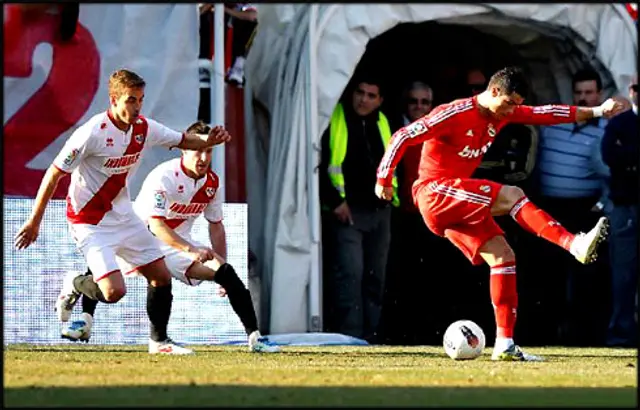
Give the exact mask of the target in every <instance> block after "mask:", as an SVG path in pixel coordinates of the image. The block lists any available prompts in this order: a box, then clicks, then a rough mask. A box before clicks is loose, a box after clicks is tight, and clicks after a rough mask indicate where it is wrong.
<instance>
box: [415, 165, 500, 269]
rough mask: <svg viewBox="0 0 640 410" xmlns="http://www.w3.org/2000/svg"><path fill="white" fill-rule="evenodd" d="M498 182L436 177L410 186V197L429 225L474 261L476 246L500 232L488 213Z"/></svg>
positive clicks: (478, 259)
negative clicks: (411, 191)
mask: <svg viewBox="0 0 640 410" xmlns="http://www.w3.org/2000/svg"><path fill="white" fill-rule="evenodd" d="M501 188H502V184H498V183H496V182H493V181H489V180H486V179H472V178H463V179H460V178H455V179H454V178H440V179H436V180H431V181H425V182H423V183H422V184H417V185H415V186H414V188H413V200H414V202H415V204H416V206H417V207H418V208H419V209H420V213H421V214H422V218H423V219H424V221H425V223H426V224H427V226H428V227H429V229H430V230H431V231H432V232H433V233H435V234H436V235H439V236H444V237H446V238H448V239H449V240H450V241H451V242H452V243H453V244H454V245H455V246H456V247H458V249H460V250H461V251H462V253H464V254H465V256H466V257H467V258H468V259H469V260H470V261H471V263H472V264H474V265H480V264H482V263H483V262H484V260H483V259H482V257H481V256H480V255H479V253H478V250H479V249H480V247H482V245H484V244H485V243H486V242H487V241H488V240H489V239H491V238H493V237H495V236H500V235H503V234H504V231H503V230H502V229H501V228H500V226H498V224H497V223H496V221H495V220H494V219H493V216H492V215H491V206H492V205H493V204H494V203H495V201H496V199H497V198H498V194H499V192H500V189H501Z"/></svg>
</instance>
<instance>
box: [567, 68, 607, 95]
mask: <svg viewBox="0 0 640 410" xmlns="http://www.w3.org/2000/svg"><path fill="white" fill-rule="evenodd" d="M583 81H595V82H596V87H597V88H598V91H600V90H602V79H601V78H600V74H598V72H597V71H596V70H594V69H593V68H591V67H587V68H583V69H581V70H578V72H576V73H575V74H574V75H573V80H572V82H571V84H572V86H573V88H574V89H575V88H576V84H577V83H581V82H583Z"/></svg>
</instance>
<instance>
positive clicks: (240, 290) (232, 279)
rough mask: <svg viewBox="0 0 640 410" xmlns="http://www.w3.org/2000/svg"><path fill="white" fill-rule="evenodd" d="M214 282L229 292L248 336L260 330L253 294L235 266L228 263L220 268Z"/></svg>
mask: <svg viewBox="0 0 640 410" xmlns="http://www.w3.org/2000/svg"><path fill="white" fill-rule="evenodd" d="M213 280H214V282H216V283H217V284H219V285H220V286H222V287H223V288H224V289H225V290H226V291H227V297H228V298H229V303H231V307H232V308H233V311H234V312H236V315H238V317H239V318H240V321H241V322H242V324H243V325H244V330H245V332H247V335H250V334H251V333H253V332H255V331H256V330H258V319H257V318H256V311H255V310H254V309H253V301H251V293H249V289H247V288H246V287H245V286H244V283H242V281H241V280H240V278H239V277H238V274H237V273H236V271H235V270H234V269H233V266H231V265H229V264H228V263H225V264H223V265H222V266H220V269H218V271H217V272H216V274H215V276H214V277H213Z"/></svg>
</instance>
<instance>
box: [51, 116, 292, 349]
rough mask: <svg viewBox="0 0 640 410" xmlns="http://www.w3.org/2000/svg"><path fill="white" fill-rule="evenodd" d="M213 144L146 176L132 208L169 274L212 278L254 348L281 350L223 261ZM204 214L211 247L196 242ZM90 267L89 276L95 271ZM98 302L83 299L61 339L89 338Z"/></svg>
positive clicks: (193, 280) (198, 129) (188, 280)
mask: <svg viewBox="0 0 640 410" xmlns="http://www.w3.org/2000/svg"><path fill="white" fill-rule="evenodd" d="M209 130H210V128H209V126H208V125H206V124H204V123H203V122H196V123H194V124H192V125H191V126H190V127H189V128H187V133H190V132H191V133H197V134H207V133H208V132H209ZM211 152H212V148H211V147H207V148H202V149H200V150H183V151H182V157H181V158H176V159H172V160H169V161H166V162H163V163H162V164H160V165H158V166H157V167H156V168H155V169H154V170H153V171H151V172H150V173H149V175H147V177H146V179H145V181H144V183H143V184H142V188H141V190H140V193H139V194H138V196H137V198H136V200H135V201H134V206H133V207H134V210H135V212H136V213H137V214H138V216H139V217H140V219H142V221H144V222H145V223H146V224H147V225H148V227H149V230H150V231H151V232H152V233H153V234H154V235H155V236H156V237H157V238H158V239H160V241H161V245H160V248H161V249H162V252H163V253H164V254H165V256H166V257H165V261H166V263H167V267H168V268H169V272H171V275H172V276H173V277H174V278H176V279H177V280H179V281H181V282H183V283H184V284H186V285H189V286H197V285H199V284H200V283H201V282H202V281H214V282H216V283H217V284H218V285H220V287H221V289H223V290H224V294H226V295H227V296H228V297H229V302H230V303H231V307H232V308H233V310H234V311H235V312H236V314H237V315H238V317H239V318H240V321H241V322H242V324H243V326H244V328H245V331H246V333H247V336H248V337H249V349H250V350H251V351H253V352H267V353H273V352H278V351H280V349H279V348H278V347H277V346H274V345H270V344H269V343H268V341H267V340H266V338H263V337H262V336H261V335H260V332H259V331H258V321H257V318H256V313H255V310H254V308H253V303H252V301H251V294H250V293H249V290H248V289H247V288H246V287H245V286H244V284H243V283H242V281H241V280H240V278H239V277H238V275H237V274H236V272H235V270H234V268H233V266H231V265H229V264H228V263H226V262H225V259H226V255H227V244H226V240H225V229H224V225H223V222H222V201H221V200H220V196H219V195H217V192H218V191H219V190H220V189H222V187H221V186H220V183H219V180H218V176H217V175H216V174H215V173H214V172H212V171H211ZM200 215H203V216H204V218H205V219H206V220H207V221H208V223H209V239H210V242H211V247H209V246H206V245H203V244H200V243H198V242H196V241H195V240H194V239H193V238H192V236H191V231H192V228H193V224H194V222H195V220H196V219H197V218H198V217H199V216H200ZM91 274H92V272H91V269H89V270H88V271H87V273H86V275H91ZM96 305H97V301H93V300H91V299H88V298H87V297H86V296H85V297H83V299H82V308H83V314H82V319H80V320H76V321H73V322H72V323H71V324H70V325H69V326H68V327H66V328H65V329H63V330H62V337H64V338H67V339H70V340H74V341H77V340H81V341H88V340H89V338H90V337H91V327H92V325H93V315H94V313H95V308H96Z"/></svg>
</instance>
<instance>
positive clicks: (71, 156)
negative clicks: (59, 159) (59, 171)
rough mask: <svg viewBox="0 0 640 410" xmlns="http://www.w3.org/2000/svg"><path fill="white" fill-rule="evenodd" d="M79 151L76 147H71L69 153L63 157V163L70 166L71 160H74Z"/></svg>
mask: <svg viewBox="0 0 640 410" xmlns="http://www.w3.org/2000/svg"><path fill="white" fill-rule="evenodd" d="M79 153H80V150H78V149H77V148H74V149H72V150H71V152H70V153H69V155H67V157H66V158H65V159H64V161H63V162H64V164H65V165H66V166H71V164H73V161H75V160H76V158H77V157H78V154H79Z"/></svg>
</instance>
